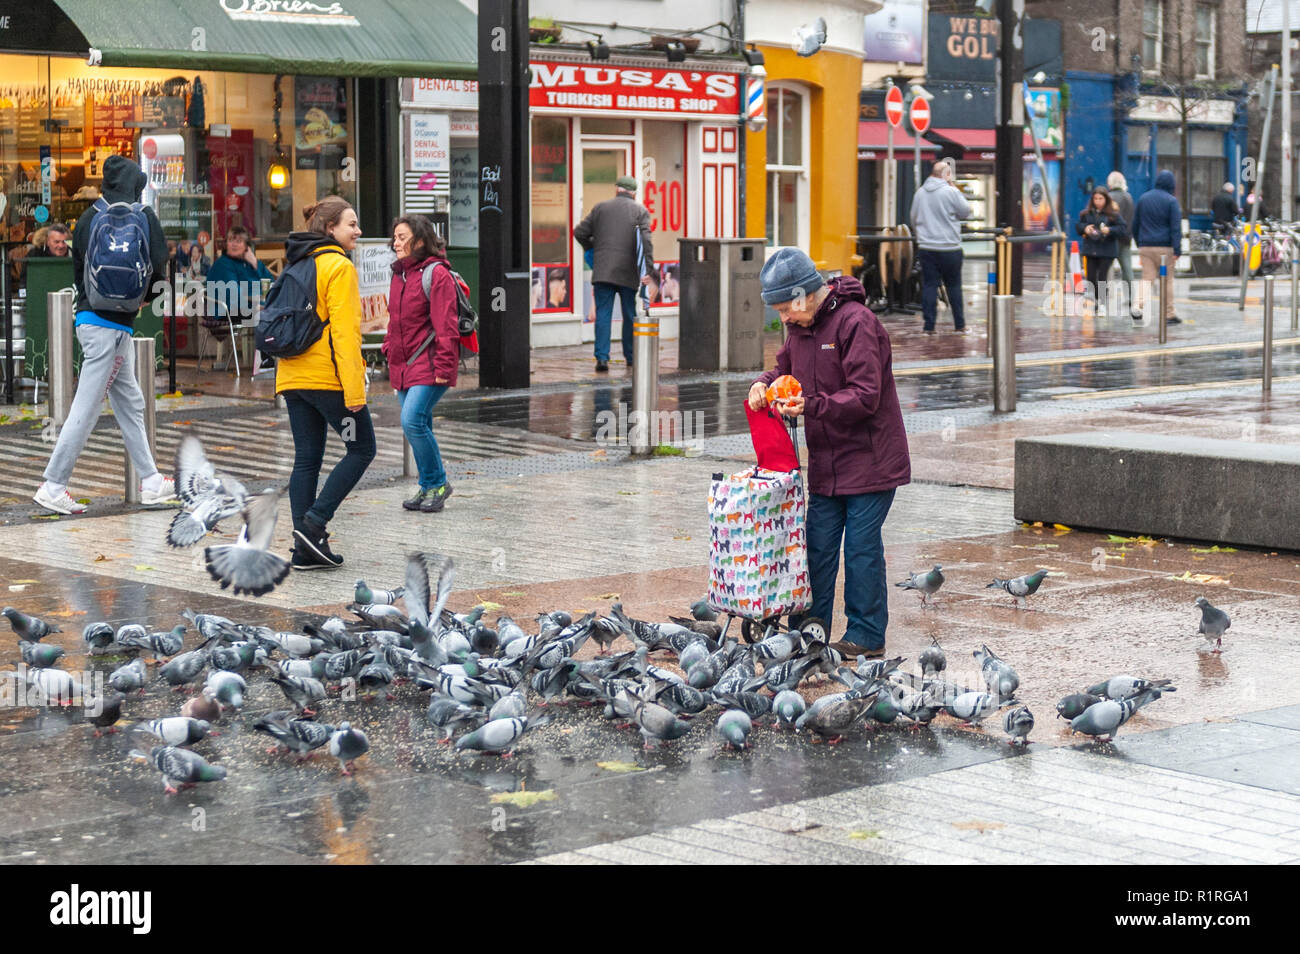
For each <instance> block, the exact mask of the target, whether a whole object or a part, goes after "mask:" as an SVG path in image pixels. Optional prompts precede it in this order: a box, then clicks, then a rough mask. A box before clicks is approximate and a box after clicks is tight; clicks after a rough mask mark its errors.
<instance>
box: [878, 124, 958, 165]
mask: <svg viewBox="0 0 1300 954" xmlns="http://www.w3.org/2000/svg"><path fill="white" fill-rule="evenodd" d="M915 141H916V140H915V138H914V137H913V135H912V130H911V127H909V126H907V125H906V124H904V125H902V126H900V127H898V128H897V129H895V130H894V158H895V159H897V160H899V161H904V160H906V161H908V162H910V161H911V160H912V158H913V157H912V146H913V144H914V143H915ZM888 149H889V123H871V122H860V123H858V158H859V159H884V158H885V156H886V154H887V152H888ZM938 152H939V147H938V146H936V145H935V144H934V143H932V142H927V141H926V140H925V139H922V140H921V155H923V156H928V155H933V154H937V153H938Z"/></svg>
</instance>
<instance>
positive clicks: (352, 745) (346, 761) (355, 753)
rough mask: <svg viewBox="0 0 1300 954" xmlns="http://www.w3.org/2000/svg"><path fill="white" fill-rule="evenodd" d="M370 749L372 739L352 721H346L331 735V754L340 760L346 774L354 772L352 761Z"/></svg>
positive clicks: (340, 765)
mask: <svg viewBox="0 0 1300 954" xmlns="http://www.w3.org/2000/svg"><path fill="white" fill-rule="evenodd" d="M369 751H370V740H369V739H367V738H366V734H365V733H364V732H362V731H361V730H360V729H354V728H352V723H350V722H344V723H343V724H342V725H340V726H339V727H338V728H337V729H335V730H334V734H333V735H331V736H330V755H332V756H334V757H335V758H336V759H338V760H339V767H340V768H342V769H343V774H344V775H351V774H352V763H353V762H354V761H355V760H356V759H359V758H361V756H363V755H365V754H366V753H367V752H369Z"/></svg>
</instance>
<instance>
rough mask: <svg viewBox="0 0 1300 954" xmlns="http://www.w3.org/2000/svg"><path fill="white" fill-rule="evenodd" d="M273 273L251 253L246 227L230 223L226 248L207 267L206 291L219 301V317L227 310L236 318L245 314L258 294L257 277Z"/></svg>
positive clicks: (251, 310)
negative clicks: (209, 266)
mask: <svg viewBox="0 0 1300 954" xmlns="http://www.w3.org/2000/svg"><path fill="white" fill-rule="evenodd" d="M273 277H274V276H272V274H271V271H270V269H268V268H267V267H266V263H265V262H261V261H258V258H257V256H256V255H255V254H253V247H252V245H250V244H249V241H248V229H246V228H244V227H243V226H242V225H232V226H231V227H230V230H229V231H228V232H226V250H225V251H224V252H222V253H221V256H220V257H219V258H218V259H217V260H216V262H214V263H213V265H212V267H211V268H209V269H208V275H207V279H208V295H209V296H211V297H212V298H214V299H215V300H216V301H218V302H220V306H219V308H220V309H221V311H220V317H224V316H225V314H226V311H227V310H228V311H229V312H230V315H231V317H232V318H234V319H235V320H236V321H238V320H240V319H242V318H249V317H252V314H253V303H254V302H256V301H258V300H259V299H260V297H261V294H262V288H261V280H262V279H264V278H265V279H268V280H269V279H271V278H273Z"/></svg>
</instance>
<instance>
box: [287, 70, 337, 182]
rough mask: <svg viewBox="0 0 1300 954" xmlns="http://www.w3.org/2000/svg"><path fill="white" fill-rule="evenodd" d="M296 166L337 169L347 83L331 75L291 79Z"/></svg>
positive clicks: (299, 167)
mask: <svg viewBox="0 0 1300 954" xmlns="http://www.w3.org/2000/svg"><path fill="white" fill-rule="evenodd" d="M293 111H294V148H295V160H296V161H295V167H296V168H298V169H339V168H342V165H343V148H342V147H343V145H344V144H346V142H347V138H348V130H347V121H348V119H347V83H346V81H345V80H343V79H339V78H337V77H333V76H298V77H295V78H294V81H293Z"/></svg>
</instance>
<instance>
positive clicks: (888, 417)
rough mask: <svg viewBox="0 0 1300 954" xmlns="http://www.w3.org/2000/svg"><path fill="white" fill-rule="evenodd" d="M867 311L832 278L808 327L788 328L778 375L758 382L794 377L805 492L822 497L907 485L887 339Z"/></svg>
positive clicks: (907, 462) (851, 282)
mask: <svg viewBox="0 0 1300 954" xmlns="http://www.w3.org/2000/svg"><path fill="white" fill-rule="evenodd" d="M866 303H867V296H866V292H864V291H863V290H862V285H861V284H860V283H859V282H858V281H857V279H854V278H848V277H840V278H832V279H831V280H830V294H829V295H828V296H827V298H826V300H825V301H824V302H822V304H821V307H820V308H818V309H817V313H816V314H815V315H814V316H813V323H812V326H811V327H808V328H801V327H799V326H798V325H789V326H788V328H789V337H788V338H787V339H786V342H785V344H784V345H782V347H781V350H780V351H779V352H778V353H777V356H776V369H775V370H773V371H768V372H767V373H765V374H764V375H763V376H762V377H760V378H759V379H758V380H760V381H762V382H763V383H764V384H771V383H772V382H773V381H775V380H776V378H777V377H778V376H780V375H782V374H792V375H794V377H795V379H796V380H797V381H798V382H799V383H800V384H801V385H802V386H803V393H804V400H805V403H804V434H805V440H806V441H807V442H808V491H809V492H810V493H814V494H819V495H821V496H825V497H839V496H847V495H849V494H870V493H876V492H878V491H882V490H890V489H892V488H894V487H900V486H902V485H903V484H906V483H908V482H909V481H910V480H911V479H912V459H911V456H910V455H909V454H908V451H907V434H906V432H905V431H904V430H903V411H902V409H901V408H900V407H899V404H898V392H897V391H896V390H895V389H894V372H893V352H892V350H891V349H890V347H889V335H888V334H887V333H886V332H885V328H884V326H883V325H882V324H881V323H880V320H879V319H878V318H877V317H876V316H875V315H873V314H872V313H871V310H870V309H869V308H867V304H866Z"/></svg>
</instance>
